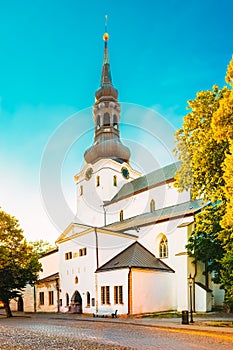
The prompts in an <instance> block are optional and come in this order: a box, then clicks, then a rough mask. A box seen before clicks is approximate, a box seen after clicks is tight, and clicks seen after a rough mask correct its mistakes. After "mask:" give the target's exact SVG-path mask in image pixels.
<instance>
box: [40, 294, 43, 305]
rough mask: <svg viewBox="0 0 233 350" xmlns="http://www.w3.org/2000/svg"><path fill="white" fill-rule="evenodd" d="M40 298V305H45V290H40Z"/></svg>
mask: <svg viewBox="0 0 233 350" xmlns="http://www.w3.org/2000/svg"><path fill="white" fill-rule="evenodd" d="M39 299H40V305H44V292H40V294H39Z"/></svg>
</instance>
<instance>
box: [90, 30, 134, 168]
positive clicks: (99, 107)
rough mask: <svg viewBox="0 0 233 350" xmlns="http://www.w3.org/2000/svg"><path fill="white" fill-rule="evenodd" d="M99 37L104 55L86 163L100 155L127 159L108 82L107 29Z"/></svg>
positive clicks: (113, 93) (114, 91) (114, 95)
mask: <svg viewBox="0 0 233 350" xmlns="http://www.w3.org/2000/svg"><path fill="white" fill-rule="evenodd" d="M103 39H104V59H103V65H102V74H101V82H100V88H99V89H98V90H97V91H96V93H95V104H94V106H93V118H94V123H95V134H94V143H93V145H92V146H91V147H90V148H88V149H87V150H86V152H85V153H84V158H85V161H86V162H87V163H91V164H93V163H95V162H97V161H98V160H100V159H114V160H116V161H119V162H129V159H130V150H129V149H128V147H126V146H124V145H123V144H122V143H121V140H120V132H119V121H120V111H121V109H120V104H119V102H118V91H117V89H115V87H114V86H113V84H112V77H111V70H110V61H109V56H108V39H109V35H108V33H107V30H106V31H105V33H104V36H103Z"/></svg>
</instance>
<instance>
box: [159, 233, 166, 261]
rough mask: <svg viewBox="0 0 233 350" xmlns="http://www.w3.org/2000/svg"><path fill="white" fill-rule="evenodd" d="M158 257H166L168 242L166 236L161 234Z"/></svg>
mask: <svg viewBox="0 0 233 350" xmlns="http://www.w3.org/2000/svg"><path fill="white" fill-rule="evenodd" d="M159 257H160V258H167V257H168V243H167V237H166V236H163V237H162V238H161V240H160V243H159Z"/></svg>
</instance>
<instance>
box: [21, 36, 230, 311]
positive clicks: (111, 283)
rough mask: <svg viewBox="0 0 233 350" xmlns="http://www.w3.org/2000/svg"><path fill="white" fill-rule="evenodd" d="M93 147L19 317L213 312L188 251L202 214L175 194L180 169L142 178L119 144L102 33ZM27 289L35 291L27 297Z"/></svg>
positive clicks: (217, 301)
mask: <svg viewBox="0 0 233 350" xmlns="http://www.w3.org/2000/svg"><path fill="white" fill-rule="evenodd" d="M93 119H94V126H95V131H94V142H93V145H92V146H91V147H90V148H89V149H87V150H86V151H85V153H84V159H85V166H84V168H83V169H82V171H81V172H80V173H79V174H76V175H75V177H74V179H75V184H76V201H77V213H76V218H75V220H74V222H73V223H70V225H69V226H68V227H67V228H66V230H65V231H64V232H63V233H62V234H61V235H60V237H58V239H57V241H56V244H57V250H55V251H54V252H51V253H50V254H48V255H46V256H45V257H43V258H42V259H41V263H42V265H43V273H42V275H41V276H40V283H39V284H38V285H36V286H35V287H34V289H32V288H31V287H28V288H27V289H26V292H25V294H24V311H43V312H45V311H51V312H57V311H59V312H76V313H86V314H93V315H98V314H100V315H102V314H109V315H111V314H114V313H115V312H116V310H117V312H118V314H121V315H135V314H142V313H150V312H160V311H170V310H178V311H181V310H188V309H189V308H190V302H191V301H192V305H193V308H194V310H195V311H204V312H205V311H210V310H211V309H212V307H213V306H218V305H222V303H223V296H224V295H223V292H222V291H221V290H220V289H219V287H218V286H217V285H214V284H213V283H212V282H211V278H210V284H209V286H208V287H207V286H205V276H204V275H203V268H204V267H203V266H202V264H201V263H196V264H194V263H193V261H192V258H190V257H189V256H188V254H187V250H186V244H187V243H188V239H189V237H190V235H191V232H192V230H193V228H194V223H195V216H196V215H198V213H199V212H200V211H201V210H202V208H203V205H204V204H203V203H202V201H201V200H195V201H192V200H191V197H190V193H189V192H182V193H179V192H178V191H177V189H176V188H175V187H174V177H175V173H176V170H177V168H178V167H179V163H173V164H170V165H167V166H165V167H163V168H160V169H157V170H155V171H153V172H151V173H149V174H146V175H142V174H141V173H139V172H138V171H137V170H135V169H133V168H132V166H131V164H130V150H129V149H128V148H127V147H126V146H125V145H124V144H123V143H122V142H121V139H120V130H119V129H120V128H119V125H120V103H119V102H118V92H117V90H116V89H115V87H114V86H113V83H112V78H111V71H110V62H109V56H108V34H107V33H105V34H104V60H103V66H102V74H101V85H100V88H99V89H98V90H97V92H96V94H95V104H94V106H93ZM30 288H31V289H30Z"/></svg>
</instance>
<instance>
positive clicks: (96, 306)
mask: <svg viewBox="0 0 233 350" xmlns="http://www.w3.org/2000/svg"><path fill="white" fill-rule="evenodd" d="M94 231H95V253H96V269H98V268H99V243H98V234H97V229H96V227H95V228H94ZM98 309H99V303H98V276H97V273H95V311H96V313H98Z"/></svg>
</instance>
